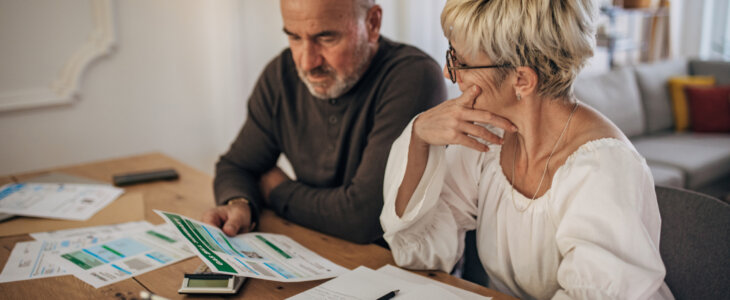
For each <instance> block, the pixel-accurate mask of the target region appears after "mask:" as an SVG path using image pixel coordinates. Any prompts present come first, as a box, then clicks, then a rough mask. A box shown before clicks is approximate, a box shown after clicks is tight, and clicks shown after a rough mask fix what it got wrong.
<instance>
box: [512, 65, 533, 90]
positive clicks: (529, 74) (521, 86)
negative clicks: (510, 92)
mask: <svg viewBox="0 0 730 300" xmlns="http://www.w3.org/2000/svg"><path fill="white" fill-rule="evenodd" d="M537 78H538V76H537V72H535V70H534V69H532V68H530V67H517V68H515V72H514V88H515V93H516V94H518V95H520V97H521V98H525V97H529V96H533V95H534V94H535V93H536V92H537Z"/></svg>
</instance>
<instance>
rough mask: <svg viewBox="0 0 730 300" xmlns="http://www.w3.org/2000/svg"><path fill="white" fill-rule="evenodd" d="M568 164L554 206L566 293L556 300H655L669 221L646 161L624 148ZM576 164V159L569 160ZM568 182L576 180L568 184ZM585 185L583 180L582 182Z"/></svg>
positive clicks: (560, 275)
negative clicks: (663, 238)
mask: <svg viewBox="0 0 730 300" xmlns="http://www.w3.org/2000/svg"><path fill="white" fill-rule="evenodd" d="M614 142H615V143H614V144H615V145H613V146H611V147H600V148H596V149H590V148H591V145H587V147H586V148H587V149H586V150H588V151H585V152H586V153H585V154H584V155H578V156H576V157H574V158H575V160H574V161H573V162H570V161H568V162H566V166H567V167H568V169H566V170H563V171H562V172H560V173H559V174H557V173H556V176H558V177H559V176H565V177H566V178H558V180H556V181H557V182H561V181H562V182H571V183H573V184H570V185H564V186H562V187H560V188H559V190H558V191H556V192H555V193H557V194H556V195H555V197H554V198H553V199H554V200H555V205H554V207H553V209H552V210H551V211H552V214H553V221H554V222H555V223H556V224H555V226H556V228H557V232H556V243H557V246H558V249H559V251H560V254H561V256H562V257H563V259H562V261H561V263H560V265H559V266H558V274H557V275H558V277H557V278H558V283H559V285H560V290H558V291H557V293H556V294H555V295H554V297H553V299H647V298H648V297H650V296H652V295H654V294H655V293H656V291H657V290H658V289H659V288H660V286H661V285H662V283H663V280H664V275H665V268H664V264H663V262H662V259H661V257H660V254H659V231H660V228H661V219H660V216H659V208H658V204H657V201H656V195H655V191H654V182H653V179H652V177H651V173H650V171H649V169H648V166H647V165H646V163H645V162H644V159H643V158H641V156H639V155H638V153H636V152H635V150H633V149H632V148H630V147H627V146H626V145H625V144H623V142H620V141H618V140H614ZM569 160H570V159H569ZM567 177H570V179H569V178H567ZM576 178H580V180H576Z"/></svg>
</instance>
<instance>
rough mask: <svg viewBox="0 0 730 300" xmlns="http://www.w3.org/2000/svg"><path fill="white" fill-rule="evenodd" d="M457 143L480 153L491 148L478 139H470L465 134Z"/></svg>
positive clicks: (458, 138) (460, 136) (457, 139)
mask: <svg viewBox="0 0 730 300" xmlns="http://www.w3.org/2000/svg"><path fill="white" fill-rule="evenodd" d="M456 143H457V144H459V145H462V146H464V147H469V148H472V149H474V150H476V151H479V152H487V151H489V147H488V146H487V145H484V144H482V143H480V142H479V141H477V140H476V139H474V138H472V137H468V136H467V135H465V134H462V135H459V137H457V138H456Z"/></svg>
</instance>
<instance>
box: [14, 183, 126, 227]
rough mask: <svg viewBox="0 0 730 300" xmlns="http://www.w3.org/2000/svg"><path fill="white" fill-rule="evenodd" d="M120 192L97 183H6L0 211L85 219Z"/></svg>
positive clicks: (120, 191) (44, 216)
mask: <svg viewBox="0 0 730 300" xmlns="http://www.w3.org/2000/svg"><path fill="white" fill-rule="evenodd" d="M122 193H124V190H123V189H120V188H115V187H113V186H110V185H99V184H66V183H16V184H8V185H4V186H3V187H0V213H8V214H14V215H21V216H29V217H43V218H52V219H66V220H78V221H84V220H88V219H89V218H91V216H93V215H94V214H95V213H97V212H98V211H99V210H101V209H102V208H104V207H105V206H107V205H108V204H109V203H111V202H112V201H114V199H117V197H119V195H121V194H122Z"/></svg>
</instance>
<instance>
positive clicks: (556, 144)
mask: <svg viewBox="0 0 730 300" xmlns="http://www.w3.org/2000/svg"><path fill="white" fill-rule="evenodd" d="M577 109H578V102H576V103H575V105H574V106H573V110H571V111H570V115H569V116H568V121H566V122H565V127H563V132H561V133H560V136H559V137H558V140H557V141H555V145H554V146H553V151H550V155H549V156H548V159H547V161H546V162H545V170H543V171H542V176H541V177H540V183H538V184H537V190H536V191H535V194H534V195H532V199H531V200H530V202H529V203H528V204H527V206H525V209H522V210H520V209H519V208H517V203H516V202H515V161H516V160H517V147H518V145H517V143H518V142H519V140H518V139H517V138H515V153H514V154H512V182H510V186H511V187H512V205H514V206H515V209H516V210H517V211H519V212H524V211H526V210H527V208H529V207H530V205H531V204H532V202H533V201H535V197H537V193H539V192H540V187H542V181H543V180H544V179H545V174H547V170H548V165H549V164H550V159H551V158H552V157H553V154H555V150H556V149H558V145H559V144H560V140H561V139H562V138H563V135H565V132H566V131H567V130H568V125H570V119H572V118H573V113H575V111H576V110H577Z"/></svg>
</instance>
